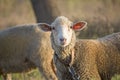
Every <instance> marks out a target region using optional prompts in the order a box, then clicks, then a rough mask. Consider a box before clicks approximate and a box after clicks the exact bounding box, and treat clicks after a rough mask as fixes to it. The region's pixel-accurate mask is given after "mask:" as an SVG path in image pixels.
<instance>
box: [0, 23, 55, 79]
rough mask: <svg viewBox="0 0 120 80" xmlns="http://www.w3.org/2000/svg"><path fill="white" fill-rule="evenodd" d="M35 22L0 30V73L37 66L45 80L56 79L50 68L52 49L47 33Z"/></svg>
mask: <svg viewBox="0 0 120 80" xmlns="http://www.w3.org/2000/svg"><path fill="white" fill-rule="evenodd" d="M49 34H50V33H44V32H43V31H41V29H40V28H39V26H38V25H37V24H30V25H21V26H16V27H13V28H9V29H6V30H1V31H0V74H1V75H3V76H4V79H5V80H10V79H8V77H7V74H9V73H20V72H26V71H30V70H31V69H34V68H36V67H37V68H39V70H40V72H41V73H42V74H43V75H44V76H45V79H46V80H57V78H56V75H55V74H54V72H53V70H52V64H51V63H52V62H51V61H52V58H53V50H52V48H51V44H50V39H49V36H50V35H49Z"/></svg>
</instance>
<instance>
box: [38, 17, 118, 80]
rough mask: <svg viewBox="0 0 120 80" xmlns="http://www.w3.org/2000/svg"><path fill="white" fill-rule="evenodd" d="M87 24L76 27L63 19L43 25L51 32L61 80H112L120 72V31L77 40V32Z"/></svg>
mask: <svg viewBox="0 0 120 80" xmlns="http://www.w3.org/2000/svg"><path fill="white" fill-rule="evenodd" d="M86 24H87V23H86V22H84V21H81V22H78V23H75V24H73V23H72V22H71V21H70V20H68V19H67V18H66V17H63V16H60V17H58V18H57V19H56V20H55V21H54V22H53V23H52V24H51V25H48V24H45V23H41V24H39V25H40V26H41V29H42V30H43V31H51V42H52V48H53V49H54V63H55V66H56V68H57V71H56V73H57V76H58V79H59V80H111V77H112V76H114V75H115V74H119V73H120V32H118V33H114V34H111V35H109V36H106V37H103V38H99V39H96V40H93V39H80V40H76V38H75V32H74V30H82V29H83V28H84V27H85V26H86Z"/></svg>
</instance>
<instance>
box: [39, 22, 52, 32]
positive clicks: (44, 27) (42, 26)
mask: <svg viewBox="0 0 120 80" xmlns="http://www.w3.org/2000/svg"><path fill="white" fill-rule="evenodd" d="M38 26H39V27H40V28H41V29H42V30H43V31H45V32H47V31H51V26H50V25H49V24H46V23H39V24H38Z"/></svg>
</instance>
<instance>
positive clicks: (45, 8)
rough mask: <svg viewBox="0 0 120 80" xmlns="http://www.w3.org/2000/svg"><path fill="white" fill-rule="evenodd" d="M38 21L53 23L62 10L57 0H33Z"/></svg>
mask: <svg viewBox="0 0 120 80" xmlns="http://www.w3.org/2000/svg"><path fill="white" fill-rule="evenodd" d="M31 3H32V7H33V10H34V13H35V16H36V19H37V22H45V23H49V24H50V23H51V22H52V21H53V20H54V19H55V18H56V17H57V16H59V15H60V12H59V10H58V7H57V1H56V0H31Z"/></svg>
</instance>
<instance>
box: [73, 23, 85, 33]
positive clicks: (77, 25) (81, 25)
mask: <svg viewBox="0 0 120 80" xmlns="http://www.w3.org/2000/svg"><path fill="white" fill-rule="evenodd" d="M86 25H87V22H85V21H80V22H77V23H75V24H74V25H73V27H72V29H73V30H76V31H78V30H82V29H83V28H85V27H86Z"/></svg>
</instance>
